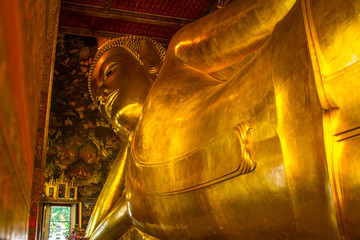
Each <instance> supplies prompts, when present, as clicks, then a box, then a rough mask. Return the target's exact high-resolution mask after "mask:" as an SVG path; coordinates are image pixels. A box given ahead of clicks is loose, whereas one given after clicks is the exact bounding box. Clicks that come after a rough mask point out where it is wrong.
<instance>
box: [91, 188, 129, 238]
mask: <svg viewBox="0 0 360 240" xmlns="http://www.w3.org/2000/svg"><path fill="white" fill-rule="evenodd" d="M131 226H132V222H131V219H130V217H129V215H128V211H127V207H126V195H125V194H124V195H123V196H122V197H121V198H120V200H119V201H118V202H117V203H116V205H115V206H114V208H113V209H112V210H111V211H110V212H109V214H108V215H107V216H106V217H105V218H104V220H103V221H102V222H101V223H100V224H99V226H98V227H97V228H96V229H95V231H94V232H93V233H92V234H91V236H90V239H91V240H101V239H109V240H111V239H119V238H120V237H121V236H122V235H123V234H125V233H126V232H127V231H128V230H129V229H130V228H131Z"/></svg>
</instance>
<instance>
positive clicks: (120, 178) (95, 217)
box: [86, 145, 129, 236]
mask: <svg viewBox="0 0 360 240" xmlns="http://www.w3.org/2000/svg"><path fill="white" fill-rule="evenodd" d="M125 146H126V145H125ZM128 154H129V146H126V147H122V148H121V149H120V152H119V153H118V155H117V157H116V159H115V162H114V165H113V167H112V168H111V171H110V173H109V175H108V178H107V179H106V182H105V184H104V187H103V189H102V191H101V193H100V196H99V198H98V200H97V202H96V205H95V208H94V211H93V213H92V215H91V219H90V221H89V224H88V227H87V229H86V234H87V236H90V235H91V234H92V233H93V232H94V230H95V229H96V228H97V226H98V225H99V224H100V222H101V221H102V220H103V219H104V218H105V217H106V215H107V214H108V213H109V212H110V211H111V210H112V209H113V207H114V205H115V204H116V203H117V202H118V201H119V199H120V197H121V195H122V192H123V189H124V181H125V173H126V162H127V157H128Z"/></svg>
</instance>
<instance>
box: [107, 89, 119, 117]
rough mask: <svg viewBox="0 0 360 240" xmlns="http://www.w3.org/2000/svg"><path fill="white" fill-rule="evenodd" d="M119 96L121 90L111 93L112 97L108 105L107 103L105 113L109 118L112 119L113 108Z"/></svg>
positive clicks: (110, 96)
mask: <svg viewBox="0 0 360 240" xmlns="http://www.w3.org/2000/svg"><path fill="white" fill-rule="evenodd" d="M118 95H119V89H117V90H115V91H113V92H112V93H110V95H109V96H108V98H107V100H106V103H105V112H106V114H107V116H108V117H109V118H110V119H111V112H112V106H113V104H114V102H115V99H116V98H117V96H118Z"/></svg>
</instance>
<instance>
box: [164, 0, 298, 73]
mask: <svg viewBox="0 0 360 240" xmlns="http://www.w3.org/2000/svg"><path fill="white" fill-rule="evenodd" d="M295 1H296V0H259V1H254V0H246V1H237V2H235V3H233V4H231V5H229V6H227V7H226V8H223V9H220V10H218V11H216V12H214V13H213V14H210V15H208V16H206V17H204V18H202V19H200V20H198V21H196V22H194V23H192V24H189V25H187V26H186V27H184V28H183V29H181V30H180V31H179V32H177V33H176V35H175V36H174V38H173V40H172V42H171V45H170V47H169V49H170V48H171V49H173V50H174V51H175V55H176V57H177V58H178V59H179V60H181V61H182V62H184V63H185V64H187V65H190V66H191V67H194V68H196V69H199V70H201V71H203V72H206V73H211V72H215V71H219V70H222V69H224V68H226V67H228V66H230V65H232V64H233V63H235V62H239V61H240V60H242V59H244V58H245V57H247V56H249V55H251V54H252V53H253V52H255V51H256V50H257V49H258V48H259V47H261V46H262V45H263V44H264V42H265V41H266V39H267V38H268V36H269V35H270V34H271V32H272V31H273V29H274V27H275V25H276V24H277V23H278V22H279V21H280V20H281V19H282V18H283V17H284V16H285V15H286V13H287V12H288V11H289V10H290V9H291V7H292V6H293V4H294V3H295Z"/></svg>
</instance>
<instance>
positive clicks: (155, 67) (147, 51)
mask: <svg viewBox="0 0 360 240" xmlns="http://www.w3.org/2000/svg"><path fill="white" fill-rule="evenodd" d="M139 54H140V57H141V60H142V61H143V63H144V68H145V69H146V70H147V71H148V72H149V74H150V76H151V78H152V79H153V80H155V78H156V76H157V74H158V72H159V70H160V67H161V64H162V61H161V57H160V55H159V51H158V49H157V48H156V46H155V44H154V43H153V42H151V41H149V40H147V39H143V40H142V41H141V43H140V46H139Z"/></svg>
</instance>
